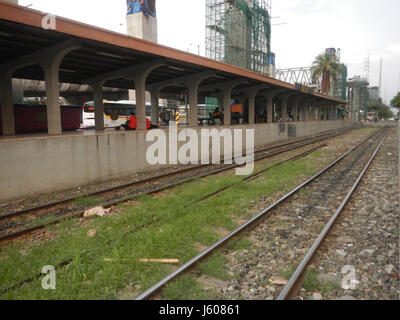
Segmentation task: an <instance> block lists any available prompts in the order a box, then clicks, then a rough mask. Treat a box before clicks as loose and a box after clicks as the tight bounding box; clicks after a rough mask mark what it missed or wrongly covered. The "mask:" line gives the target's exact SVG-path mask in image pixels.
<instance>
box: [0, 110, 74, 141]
mask: <svg viewBox="0 0 400 320" xmlns="http://www.w3.org/2000/svg"><path fill="white" fill-rule="evenodd" d="M46 109H47V106H46V105H41V104H16V105H14V119H15V131H16V133H18V134H22V133H37V132H47V112H46ZM80 124H81V106H61V126H62V130H63V131H69V130H71V131H72V130H77V129H79V127H80ZM0 132H3V131H2V122H1V114H0Z"/></svg>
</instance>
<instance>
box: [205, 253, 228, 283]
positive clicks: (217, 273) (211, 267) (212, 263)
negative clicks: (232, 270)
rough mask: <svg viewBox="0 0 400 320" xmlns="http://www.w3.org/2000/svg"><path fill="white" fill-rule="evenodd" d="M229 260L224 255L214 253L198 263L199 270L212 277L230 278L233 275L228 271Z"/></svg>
mask: <svg viewBox="0 0 400 320" xmlns="http://www.w3.org/2000/svg"><path fill="white" fill-rule="evenodd" d="M227 262H228V261H227V259H226V257H225V256H224V255H222V254H214V255H212V256H211V257H210V258H208V259H207V260H206V261H204V262H201V263H200V264H199V265H198V267H197V270H198V271H200V273H202V274H204V275H206V276H208V277H210V278H215V279H219V280H229V279H231V276H230V275H228V273H227V271H228V270H227V267H226V265H227Z"/></svg>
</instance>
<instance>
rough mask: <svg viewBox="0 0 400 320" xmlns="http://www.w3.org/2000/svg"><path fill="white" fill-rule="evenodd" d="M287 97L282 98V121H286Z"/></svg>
mask: <svg viewBox="0 0 400 320" xmlns="http://www.w3.org/2000/svg"><path fill="white" fill-rule="evenodd" d="M287 105H288V98H285V99H282V121H283V122H286V121H287V118H288V112H287Z"/></svg>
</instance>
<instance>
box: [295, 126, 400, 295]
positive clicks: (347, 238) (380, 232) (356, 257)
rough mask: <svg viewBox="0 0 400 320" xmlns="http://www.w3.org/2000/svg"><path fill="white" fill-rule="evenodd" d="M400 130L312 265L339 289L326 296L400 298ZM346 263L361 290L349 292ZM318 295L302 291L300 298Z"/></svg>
mask: <svg viewBox="0 0 400 320" xmlns="http://www.w3.org/2000/svg"><path fill="white" fill-rule="evenodd" d="M399 133H400V129H399V132H398V130H397V128H396V129H392V130H391V134H390V136H389V137H388V138H387V140H386V141H385V143H384V144H383V146H382V148H381V150H380V151H379V153H378V154H377V157H376V158H375V160H374V162H373V163H372V164H371V167H370V168H369V170H368V171H367V174H366V175H365V176H364V178H363V180H362V182H361V184H360V185H359V187H358V189H357V190H356V192H355V193H354V195H353V197H352V199H351V200H350V202H349V203H348V205H347V206H346V208H345V211H344V212H343V213H342V215H341V216H340V217H339V219H338V222H337V223H336V224H335V226H334V227H333V229H332V231H331V233H330V234H329V236H328V238H327V239H326V240H325V241H324V243H323V245H322V246H321V248H320V250H319V251H318V252H317V254H316V256H315V258H314V261H313V263H312V264H311V265H310V266H309V268H311V269H312V270H314V271H315V272H317V273H318V275H319V278H320V279H321V281H325V280H327V279H329V280H330V281H335V282H337V283H338V284H339V288H338V289H335V290H330V291H327V292H325V293H322V292H318V293H320V294H321V296H322V299H327V300H331V299H356V300H377V299H378V300H397V299H399V297H400V291H399V272H400V270H399V265H400V264H399V263H400V261H399V226H400V206H399V194H400V190H399V175H398V174H399ZM344 266H352V267H354V270H355V281H354V284H355V289H354V290H351V289H349V290H344V289H343V288H342V286H341V282H342V279H343V277H344V276H345V274H342V269H343V267H344ZM310 295H313V293H308V294H305V293H301V294H300V295H299V298H300V297H301V298H304V297H307V296H310Z"/></svg>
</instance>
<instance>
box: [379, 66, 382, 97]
mask: <svg viewBox="0 0 400 320" xmlns="http://www.w3.org/2000/svg"><path fill="white" fill-rule="evenodd" d="M379 98H382V58H381V62H380V68H379Z"/></svg>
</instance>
